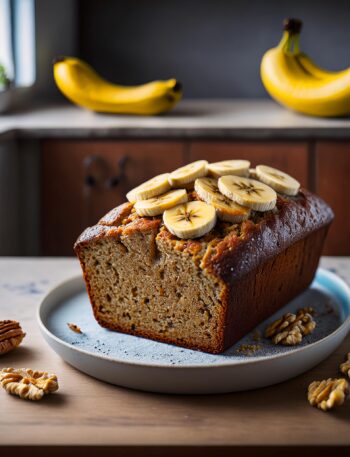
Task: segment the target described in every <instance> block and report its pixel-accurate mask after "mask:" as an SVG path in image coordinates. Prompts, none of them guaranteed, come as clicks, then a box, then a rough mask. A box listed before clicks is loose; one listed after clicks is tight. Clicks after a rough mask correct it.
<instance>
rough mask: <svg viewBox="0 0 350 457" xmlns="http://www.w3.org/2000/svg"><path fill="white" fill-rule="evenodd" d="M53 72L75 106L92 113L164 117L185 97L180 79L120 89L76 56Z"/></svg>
mask: <svg viewBox="0 0 350 457" xmlns="http://www.w3.org/2000/svg"><path fill="white" fill-rule="evenodd" d="M53 72H54V78H55V81H56V84H57V86H58V88H59V89H60V91H61V92H62V93H63V94H64V95H65V96H66V97H67V98H68V99H69V100H71V101H72V102H73V103H76V104H77V105H80V106H83V107H84V108H87V109H90V110H92V111H98V112H104V113H119V114H141V115H152V114H160V113H164V112H166V111H169V110H171V109H172V108H173V107H174V106H175V105H176V104H177V102H178V101H179V100H180V99H181V97H182V89H181V84H180V83H179V82H178V81H177V80H176V79H169V80H167V81H153V82H150V83H147V84H142V85H139V86H120V85H117V84H112V83H110V82H108V81H106V80H104V79H103V78H101V77H100V76H99V75H98V74H97V73H96V72H95V70H94V69H93V68H92V67H90V65H88V64H87V63H85V62H83V61H82V60H80V59H78V58H74V57H60V58H57V59H55V60H54V64H53Z"/></svg>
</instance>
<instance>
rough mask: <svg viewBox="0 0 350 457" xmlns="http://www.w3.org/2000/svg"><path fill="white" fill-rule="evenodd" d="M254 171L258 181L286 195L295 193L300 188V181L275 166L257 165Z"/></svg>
mask: <svg viewBox="0 0 350 457" xmlns="http://www.w3.org/2000/svg"><path fill="white" fill-rule="evenodd" d="M256 173H257V175H258V178H259V179H260V181H262V182H264V183H265V184H267V185H268V186H271V187H272V188H273V189H275V191H277V192H280V193H282V194H286V195H296V194H297V193H298V191H299V188H300V183H299V182H298V181H297V180H296V179H294V178H292V177H291V176H289V175H287V173H284V172H283V171H280V170H277V169H276V168H272V167H267V166H266V165H258V166H257V167H256Z"/></svg>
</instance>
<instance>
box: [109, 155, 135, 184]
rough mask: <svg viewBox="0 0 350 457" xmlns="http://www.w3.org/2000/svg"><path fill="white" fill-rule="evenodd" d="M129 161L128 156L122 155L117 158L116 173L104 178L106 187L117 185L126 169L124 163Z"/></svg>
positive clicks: (123, 176)
mask: <svg viewBox="0 0 350 457" xmlns="http://www.w3.org/2000/svg"><path fill="white" fill-rule="evenodd" d="M128 161H129V156H127V155H123V156H122V157H121V158H120V159H119V160H118V173H117V174H115V175H112V176H111V177H110V178H108V179H107V180H106V187H108V188H109V189H113V188H114V187H117V186H118V184H119V183H120V182H121V181H122V180H123V179H124V178H125V176H126V174H125V170H126V165H127V163H128Z"/></svg>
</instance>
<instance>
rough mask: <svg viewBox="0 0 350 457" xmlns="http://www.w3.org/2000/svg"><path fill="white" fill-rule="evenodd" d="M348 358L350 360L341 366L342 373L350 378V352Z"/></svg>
mask: <svg viewBox="0 0 350 457" xmlns="http://www.w3.org/2000/svg"><path fill="white" fill-rule="evenodd" d="M347 357H348V359H347V360H346V361H345V362H344V363H342V364H341V365H340V371H341V372H342V373H343V374H345V375H347V376H348V377H349V378H350V352H349V353H348V355H347Z"/></svg>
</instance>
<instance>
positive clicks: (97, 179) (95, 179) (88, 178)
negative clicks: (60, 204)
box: [83, 155, 108, 188]
mask: <svg viewBox="0 0 350 457" xmlns="http://www.w3.org/2000/svg"><path fill="white" fill-rule="evenodd" d="M83 164H84V168H85V175H84V184H85V186H86V187H89V188H90V187H95V186H96V185H98V184H101V183H103V182H104V179H105V176H106V175H107V172H108V166H107V163H106V161H105V160H104V159H103V158H102V157H100V156H98V155H90V156H87V157H85V159H84V162H83Z"/></svg>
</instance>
